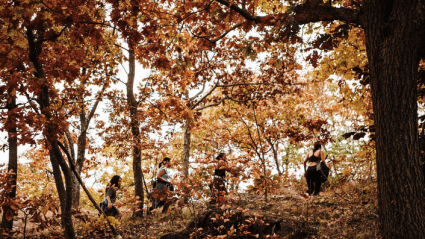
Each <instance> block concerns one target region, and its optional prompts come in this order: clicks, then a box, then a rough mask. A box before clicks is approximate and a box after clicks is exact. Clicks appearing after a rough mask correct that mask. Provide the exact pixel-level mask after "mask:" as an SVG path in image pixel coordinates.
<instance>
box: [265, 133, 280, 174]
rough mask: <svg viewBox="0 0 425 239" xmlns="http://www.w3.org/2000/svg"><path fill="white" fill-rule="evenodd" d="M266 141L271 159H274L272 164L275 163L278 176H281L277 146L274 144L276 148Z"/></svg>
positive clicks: (269, 141)
mask: <svg viewBox="0 0 425 239" xmlns="http://www.w3.org/2000/svg"><path fill="white" fill-rule="evenodd" d="M266 140H267V142H268V143H269V145H270V147H271V148H272V151H273V158H274V162H275V163H276V168H277V173H278V174H279V176H281V175H282V171H280V167H279V158H278V154H277V147H278V144H277V143H276V146H275V145H274V144H273V142H272V140H271V139H270V138H266Z"/></svg>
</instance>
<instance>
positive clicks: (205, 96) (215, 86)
mask: <svg viewBox="0 0 425 239" xmlns="http://www.w3.org/2000/svg"><path fill="white" fill-rule="evenodd" d="M217 86H218V82H217V83H216V84H215V85H214V86H213V88H211V90H210V91H208V92H207V93H206V94H205V95H204V96H203V97H202V98H201V99H199V100H198V102H196V103H195V104H194V105H192V107H190V108H191V109H195V108H196V106H198V105H199V104H200V103H201V102H202V101H203V100H205V98H207V97H208V96H209V95H211V94H212V93H213V91H214V90H215V88H217ZM198 110H199V109H198Z"/></svg>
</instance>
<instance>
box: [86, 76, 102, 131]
mask: <svg viewBox="0 0 425 239" xmlns="http://www.w3.org/2000/svg"><path fill="white" fill-rule="evenodd" d="M105 90H106V84H103V87H102V90H101V91H100V93H99V96H98V97H97V98H96V102H95V103H94V105H93V108H92V109H91V111H90V113H89V116H88V117H87V119H86V127H85V129H84V131H87V129H88V128H89V124H90V120H91V119H92V118H93V115H94V112H96V109H97V106H98V105H99V102H100V100H101V99H102V96H103V93H104V92H105Z"/></svg>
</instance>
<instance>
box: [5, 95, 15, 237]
mask: <svg viewBox="0 0 425 239" xmlns="http://www.w3.org/2000/svg"><path fill="white" fill-rule="evenodd" d="M13 93H15V92H13ZM9 95H11V97H10V101H9V102H8V103H7V109H8V111H9V116H8V117H7V122H6V125H7V127H8V128H9V130H8V143H9V165H8V171H10V170H13V173H14V175H12V176H11V177H12V178H13V181H12V185H15V186H16V180H17V175H18V140H17V135H16V120H15V117H16V116H15V115H14V114H13V112H12V111H13V109H15V108H16V94H15V95H14V94H12V93H11V92H9ZM7 197H8V198H10V199H14V198H15V197H16V187H13V188H12V191H11V192H9V193H8V194H7ZM8 213H12V214H14V215H16V214H17V213H18V212H16V211H15V212H14V211H13V210H12V209H11V208H10V207H8V206H7V207H6V208H5V210H4V212H3V218H2V221H1V227H2V228H5V229H9V230H12V228H13V217H12V219H11V220H10V221H8V220H7V218H6V215H7V214H8Z"/></svg>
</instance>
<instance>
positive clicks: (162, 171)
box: [148, 157, 174, 214]
mask: <svg viewBox="0 0 425 239" xmlns="http://www.w3.org/2000/svg"><path fill="white" fill-rule="evenodd" d="M170 167H171V159H170V158H168V157H165V158H164V159H163V160H162V162H161V163H159V170H158V174H157V175H156V185H155V188H154V193H153V195H152V206H151V207H150V208H149V211H148V214H150V212H151V211H152V210H153V209H155V208H157V207H159V206H164V207H163V208H162V213H166V212H167V210H168V207H169V204H168V203H167V202H166V200H167V193H168V191H173V190H174V189H173V185H172V184H171V181H170V180H169V179H168V178H169V177H170V173H169V168H170Z"/></svg>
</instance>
